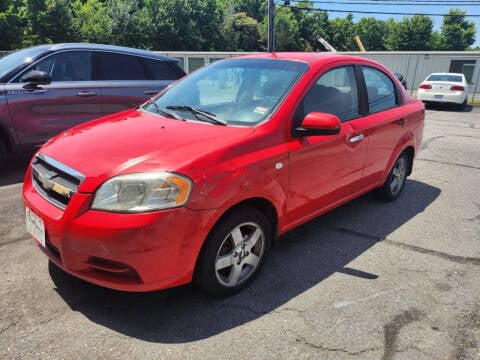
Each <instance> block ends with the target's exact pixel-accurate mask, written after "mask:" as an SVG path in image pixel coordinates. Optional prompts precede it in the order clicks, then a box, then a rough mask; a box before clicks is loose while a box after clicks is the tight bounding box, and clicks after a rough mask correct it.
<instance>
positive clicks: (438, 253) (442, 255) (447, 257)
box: [384, 239, 480, 265]
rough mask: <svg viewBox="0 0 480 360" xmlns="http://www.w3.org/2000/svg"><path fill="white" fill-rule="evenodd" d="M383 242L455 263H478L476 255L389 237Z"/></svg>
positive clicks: (478, 259) (479, 261) (479, 263)
mask: <svg viewBox="0 0 480 360" xmlns="http://www.w3.org/2000/svg"><path fill="white" fill-rule="evenodd" d="M384 242H385V243H387V244H389V245H393V246H396V247H399V248H402V249H405V250H411V251H415V252H418V253H420V254H426V255H432V256H436V257H439V258H442V259H445V260H449V261H452V262H456V263H459V264H465V265H480V258H476V257H465V256H458V255H452V254H448V253H444V252H441V251H436V250H431V249H426V248H422V247H420V246H415V245H410V244H405V243H402V242H397V241H393V240H389V239H385V240H384Z"/></svg>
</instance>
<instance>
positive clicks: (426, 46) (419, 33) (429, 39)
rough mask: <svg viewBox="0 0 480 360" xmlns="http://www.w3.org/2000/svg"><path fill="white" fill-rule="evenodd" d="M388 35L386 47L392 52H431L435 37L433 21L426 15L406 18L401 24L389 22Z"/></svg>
mask: <svg viewBox="0 0 480 360" xmlns="http://www.w3.org/2000/svg"><path fill="white" fill-rule="evenodd" d="M388 28H389V31H388V35H387V38H386V39H385V47H386V48H387V50H390V51H421V50H431V49H432V45H433V44H432V43H433V40H434V37H433V21H432V19H431V18H429V17H428V16H425V15H415V16H412V17H404V18H403V20H402V21H401V22H399V23H397V22H394V21H393V20H389V21H388Z"/></svg>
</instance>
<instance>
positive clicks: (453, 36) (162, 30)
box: [0, 0, 476, 51]
mask: <svg viewBox="0 0 480 360" xmlns="http://www.w3.org/2000/svg"><path fill="white" fill-rule="evenodd" d="M267 4H268V2H267V1H266V0H0V50H12V49H18V48H21V47H24V46H29V45H36V44H42V43H54V42H74V41H82V42H94V43H108V44H116V45H124V46H132V47H140V48H148V49H154V50H171V51H173V50H179V51H182V50H183V51H212V50H216V51H259V50H266V46H267V37H268V30H267V28H268V16H267ZM276 4H277V6H276V9H275V36H274V37H275V50H277V51H325V49H324V47H323V46H322V45H321V44H320V42H319V41H318V39H319V37H322V38H324V39H325V40H327V41H328V42H329V43H330V44H332V45H333V46H334V47H335V48H336V49H338V50H340V51H357V50H358V47H357V45H356V44H355V42H354V40H353V35H354V34H358V35H359V36H360V39H361V40H362V42H363V45H364V46H365V48H366V49H367V51H375V50H466V49H467V48H468V47H469V46H471V45H472V44H473V43H474V42H475V31H476V29H475V25H474V23H473V22H470V21H467V20H466V19H467V14H466V13H464V12H462V11H460V10H458V9H452V10H450V12H449V13H448V14H447V16H445V17H444V19H443V23H442V25H441V31H440V32H436V31H433V21H432V19H431V18H429V17H427V16H425V15H415V16H412V17H406V18H404V19H403V20H402V21H400V22H397V21H395V20H393V19H390V20H388V21H380V20H376V19H375V18H373V17H365V18H361V19H360V20H359V21H357V22H356V23H355V22H354V21H353V15H352V14H348V15H347V16H346V17H344V18H338V17H337V18H333V19H330V18H329V15H328V13H327V12H325V11H318V10H317V9H314V5H315V3H314V2H313V1H309V0H302V1H298V2H295V3H294V6H292V7H288V6H282V4H281V2H278V1H276Z"/></svg>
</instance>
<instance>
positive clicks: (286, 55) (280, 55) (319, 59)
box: [232, 52, 387, 69]
mask: <svg viewBox="0 0 480 360" xmlns="http://www.w3.org/2000/svg"><path fill="white" fill-rule="evenodd" d="M235 58H236V59H238V58H241V59H278V60H290V61H301V62H305V63H307V64H309V65H311V66H312V68H313V67H315V68H318V67H319V66H323V65H326V64H329V63H332V62H336V61H352V62H353V61H355V62H357V61H359V62H362V63H363V64H370V65H376V66H378V67H380V68H382V69H387V68H386V67H385V66H384V65H382V64H381V63H379V62H377V61H375V60H372V59H369V58H366V57H362V56H355V55H348V54H339V53H335V52H273V53H258V54H251V55H245V56H240V57H234V58H232V59H235Z"/></svg>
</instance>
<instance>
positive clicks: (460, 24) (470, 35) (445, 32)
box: [440, 9, 475, 51]
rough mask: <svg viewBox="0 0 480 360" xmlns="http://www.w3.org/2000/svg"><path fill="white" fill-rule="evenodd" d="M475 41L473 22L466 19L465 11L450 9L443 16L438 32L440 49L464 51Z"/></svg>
mask: <svg viewBox="0 0 480 360" xmlns="http://www.w3.org/2000/svg"><path fill="white" fill-rule="evenodd" d="M474 42H475V23H474V22H473V21H467V20H466V13H465V12H464V11H461V10H459V9H452V10H450V11H449V12H448V14H447V15H446V16H444V17H443V23H442V27H441V32H440V47H441V49H442V50H450V51H464V50H466V49H467V48H468V47H469V46H470V45H472V44H473V43H474Z"/></svg>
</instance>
